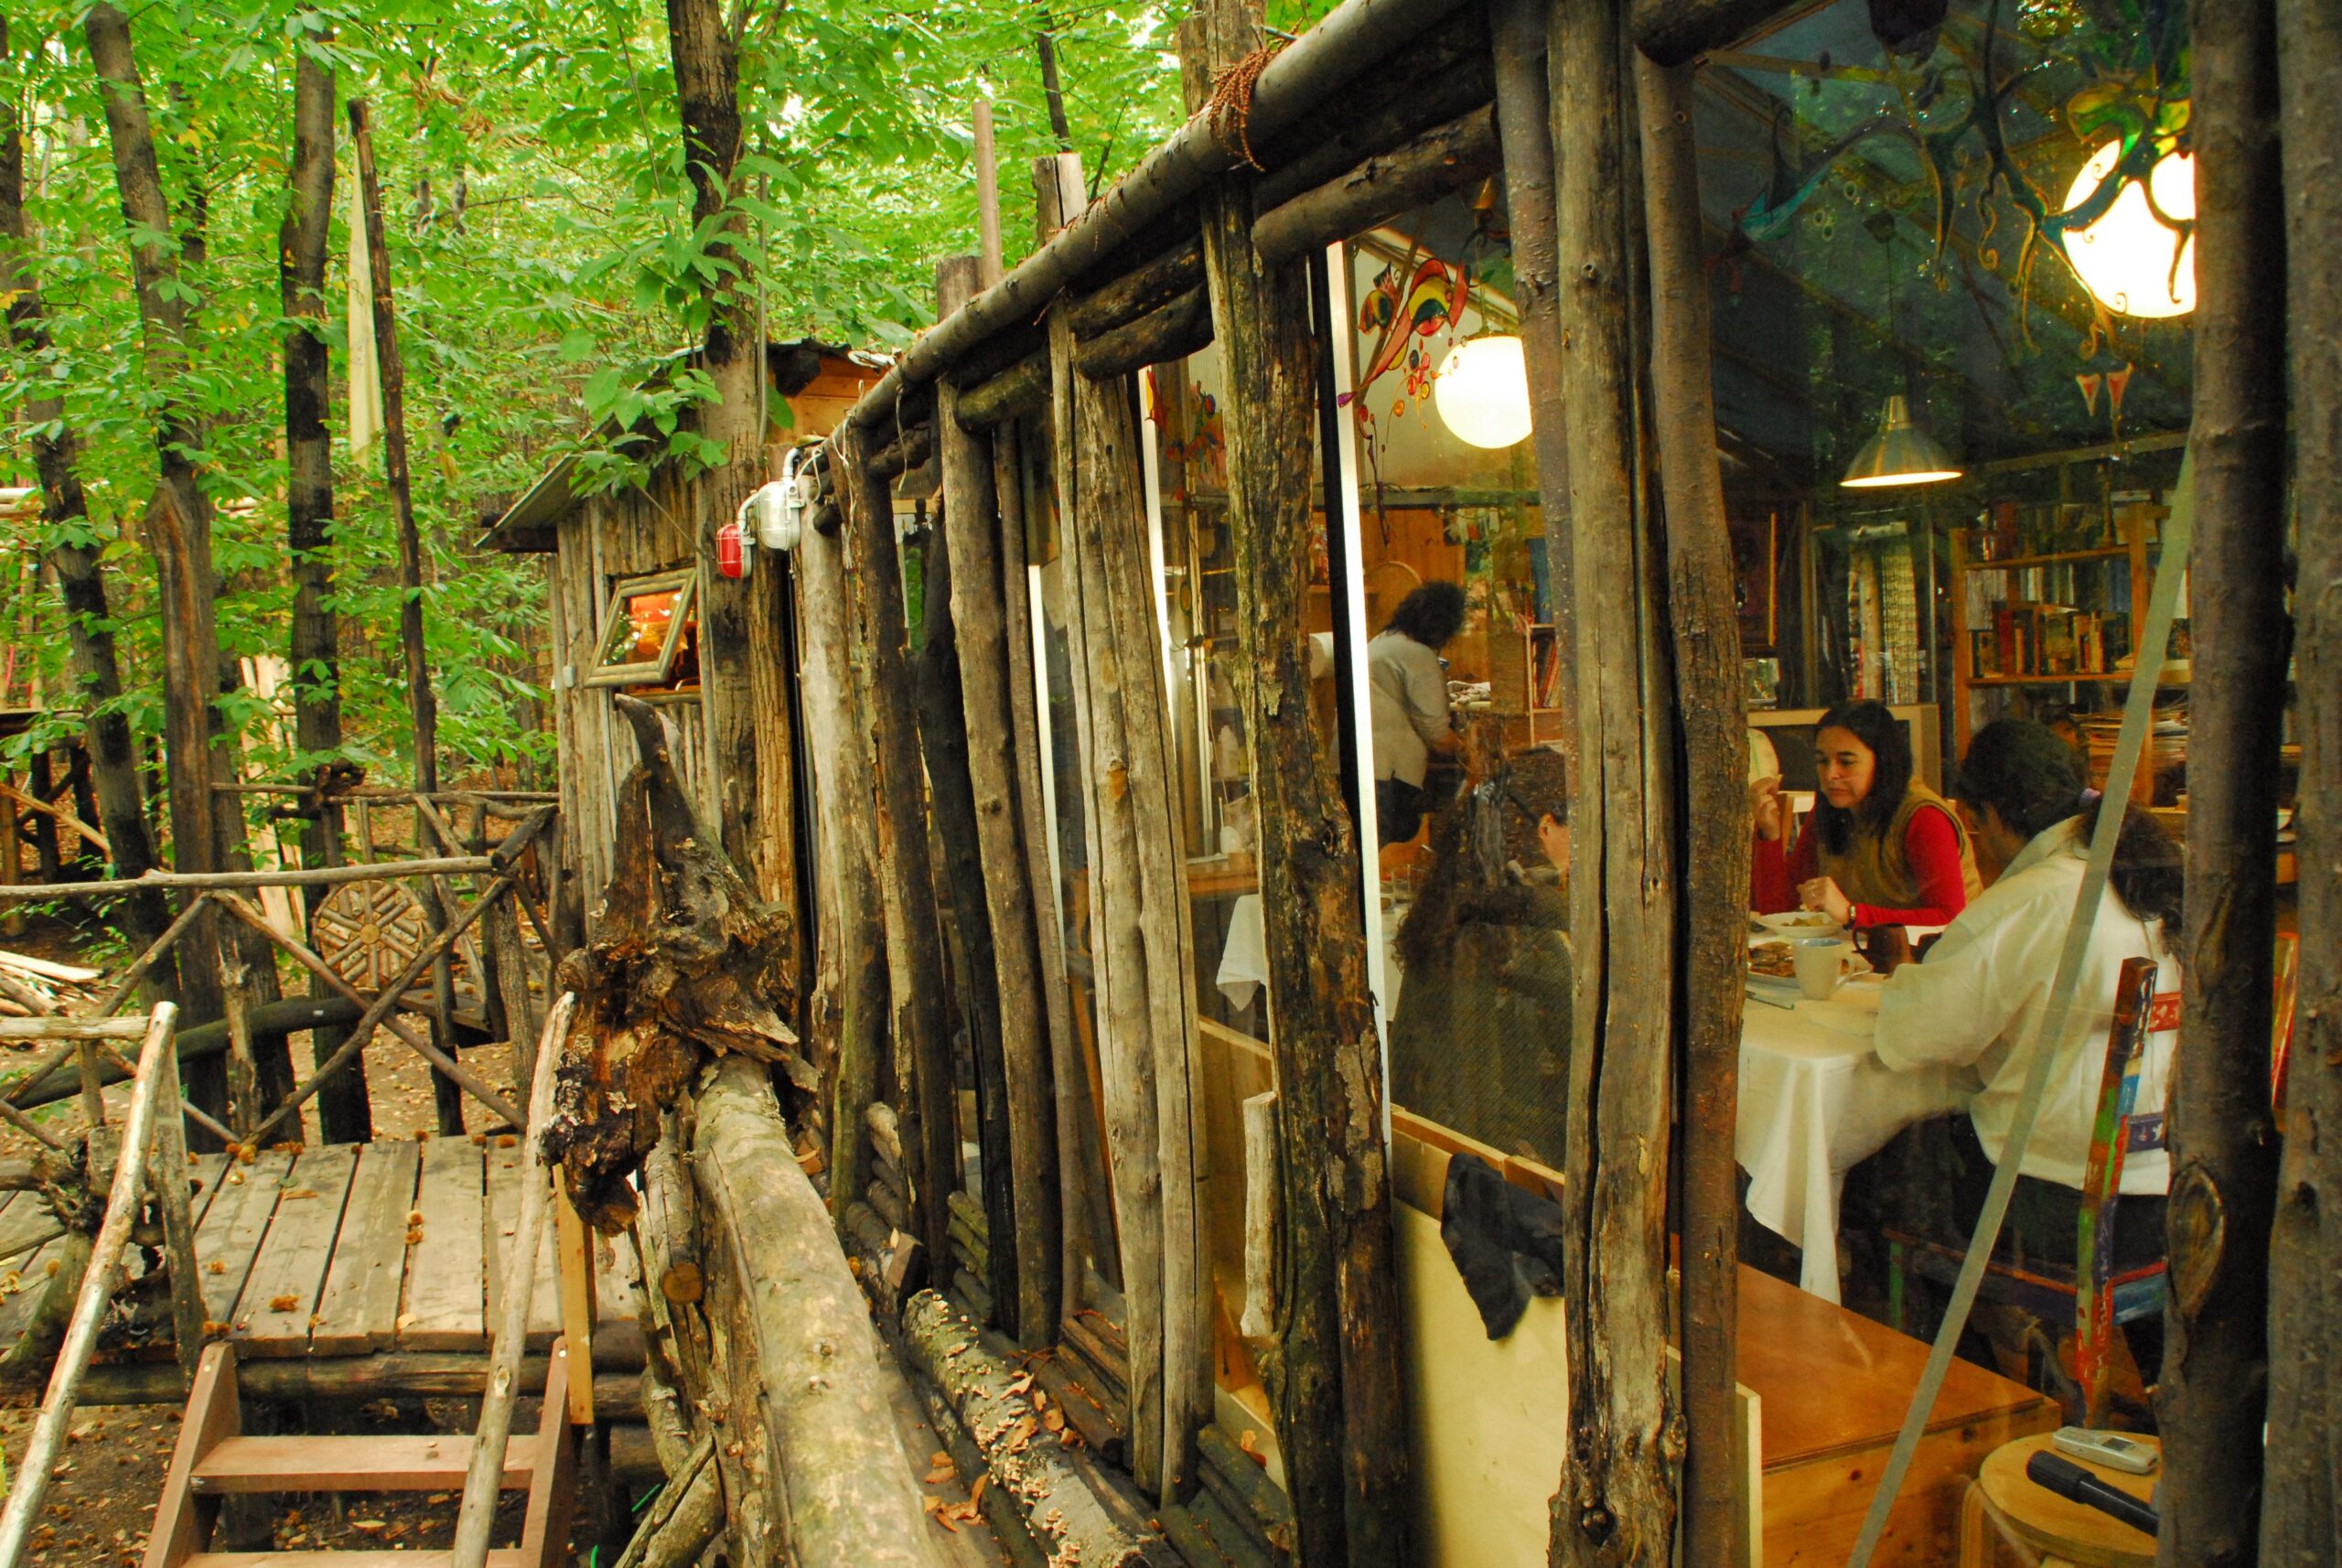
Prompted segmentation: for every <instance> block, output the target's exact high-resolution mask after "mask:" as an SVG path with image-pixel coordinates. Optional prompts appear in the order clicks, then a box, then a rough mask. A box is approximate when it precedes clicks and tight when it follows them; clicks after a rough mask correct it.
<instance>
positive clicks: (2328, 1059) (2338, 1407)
mask: <svg viewBox="0 0 2342 1568" xmlns="http://www.w3.org/2000/svg"><path fill="white" fill-rule="evenodd" d="M2276 36H2277V37H2278V38H2283V40H2284V48H2283V50H2282V51H2280V53H2279V56H2278V61H2277V71H2278V87H2279V91H2280V102H2281V105H2282V119H2281V129H2282V133H2283V138H2284V174H2285V180H2284V202H2285V269H2286V276H2285V319H2286V324H2287V326H2288V328H2290V333H2291V338H2290V341H2291V348H2292V353H2291V368H2292V372H2293V373H2292V377H2291V381H2292V392H2293V418H2294V428H2293V437H2294V441H2293V449H2294V528H2295V531H2296V537H2295V560H2296V565H2295V575H2294V584H2295V586H2294V691H2295V693H2298V703H2299V705H2298V707H2297V708H2296V709H2295V723H2296V724H2297V725H2298V726H2299V729H2298V738H2299V739H2300V741H2301V743H2302V764H2301V793H2300V797H2299V811H2298V812H2297V813H2296V822H2297V823H2298V826H2297V828H2296V830H2295V831H2296V833H2297V835H2298V841H2299V842H2298V843H2297V846H2296V852H2297V859H2298V862H2299V864H2300V866H2301V884H2300V889H2299V899H2300V902H2299V906H2298V908H2299V910H2300V915H2301V939H2302V946H2301V976H2300V982H2299V984H2300V1004H2299V1011H2298V1012H2297V1013H2296V1014H2295V1015H2294V1016H2295V1020H2296V1021H2295V1024H2294V1046H2293V1066H2292V1069H2291V1073H2292V1081H2291V1083H2290V1085H2289V1086H2288V1088H2287V1091H2286V1101H2285V1130H2286V1133H2287V1136H2286V1139H2285V1148H2284V1155H2283V1162H2282V1165H2281V1166H2280V1169H2279V1173H2278V1182H2277V1190H2278V1207H2277V1213H2276V1223H2275V1230H2274V1234H2273V1236H2272V1243H2271V1246H2270V1251H2269V1256H2270V1260H2271V1264H2270V1281H2269V1290H2270V1301H2269V1364H2270V1388H2269V1411H2268V1417H2269V1449H2268V1455H2267V1466H2268V1470H2267V1476H2266V1480H2265V1482H2264V1485H2265V1487H2266V1497H2265V1499H2264V1501H2263V1504H2262V1509H2261V1563H2262V1564H2263V1565H2264V1568H2310V1564H2312V1563H2330V1562H2332V1561H2333V1558H2334V1552H2335V1542H2336V1541H2337V1539H2342V1360H2337V1354H2342V1280H2337V1278H2336V1274H2335V1260H2336V1259H2337V1258H2342V1137H2337V1135H2336V1130H2337V1128H2342V264H2337V257H2336V255H2335V251H2334V236H2335V234H2336V233H2337V231H2342V122H2337V119H2336V117H2335V114H2334V110H2333V95H2334V91H2333V90H2334V81H2335V79H2336V73H2337V71H2342V16H2337V15H2336V14H2335V9H2334V7H2333V6H2332V5H2326V4H2320V3H2317V0H2280V3H2279V5H2278V6H2277V27H2276ZM2271 239H2272V235H2271V234H2270V232H2269V231H2266V230H2263V231H2261V241H2262V242H2263V243H2264V244H2266V243H2268V242H2270V241H2271ZM2239 303H2240V305H2242V304H2243V303H2244V302H2239ZM2240 369H2244V370H2247V371H2249V372H2250V373H2254V374H2258V375H2260V376H2261V377H2262V378H2263V379H2264V380H2265V381H2276V380H2277V379H2278V370H2277V367H2276V366H2274V365H2272V364H2266V363H2261V364H2255V365H2252V366H2250V367H2240ZM2236 587H2237V588H2238V590H2239V591H2242V589H2243V585H2236ZM2264 635H2266V632H2265V628H2264ZM2189 896H2190V898H2191V901H2192V899H2193V897H2195V890H2194V889H2193V888H2191V889H2189ZM2174 1261H2175V1262H2176V1261H2177V1260H2176V1259H2175V1260H2174ZM2251 1266H2252V1264H2251V1262H2250V1261H2240V1262H2238V1263H2236V1264H2235V1265H2232V1267H2233V1268H2234V1269H2235V1270H2238V1271H2242V1270H2249V1269H2250V1268H2251ZM2175 1277H2176V1276H2175Z"/></svg>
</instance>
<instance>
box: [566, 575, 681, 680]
mask: <svg viewBox="0 0 2342 1568" xmlns="http://www.w3.org/2000/svg"><path fill="white" fill-rule="evenodd" d="M698 589H699V568H697V567H696V566H672V567H669V568H667V569H666V570H664V571H660V572H641V573H635V574H631V575H627V576H622V577H614V578H612V579H611V580H610V596H609V599H608V601H607V603H606V604H605V606H604V607H603V610H602V619H601V624H600V627H599V628H598V630H597V631H596V635H595V639H594V665H593V668H592V669H590V670H588V671H586V672H585V679H584V680H583V681H581V682H579V684H581V685H585V686H604V687H610V686H644V685H657V686H663V685H664V684H666V682H667V678H668V674H669V672H670V671H671V670H672V669H673V668H674V664H675V650H676V649H677V648H678V647H679V646H681V645H682V636H683V627H684V624H685V623H686V622H688V621H690V620H691V619H692V618H693V616H694V615H696V614H697V613H698V608H699V604H698V599H699V593H698ZM669 591H672V592H673V593H674V594H675V609H674V613H673V614H672V615H671V616H670V617H669V618H668V620H667V637H666V640H665V641H664V642H662V643H661V644H660V648H659V657H658V658H657V659H652V660H635V661H634V662H632V663H630V664H609V663H605V662H604V661H603V651H604V650H606V649H607V648H608V647H609V644H610V633H611V631H612V630H613V629H614V628H616V626H617V624H618V618H619V617H621V616H623V615H624V614H625V613H626V606H627V602H628V600H629V599H634V598H639V597H642V596H646V595H650V594H658V593H665V592H669Z"/></svg>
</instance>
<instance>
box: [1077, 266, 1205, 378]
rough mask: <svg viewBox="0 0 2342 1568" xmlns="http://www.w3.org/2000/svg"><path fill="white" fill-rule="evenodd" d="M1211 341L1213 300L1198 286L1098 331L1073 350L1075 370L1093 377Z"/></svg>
mask: <svg viewBox="0 0 2342 1568" xmlns="http://www.w3.org/2000/svg"><path fill="white" fill-rule="evenodd" d="M1210 342H1211V300H1210V298H1209V296H1208V295H1206V294H1205V292H1204V288H1203V285H1201V284H1198V285H1196V286H1195V287H1194V288H1191V289H1189V290H1188V291H1187V293H1185V294H1183V295H1180V296H1179V297H1178V298H1176V299H1175V300H1173V301H1171V303H1170V304H1168V305H1166V306H1163V307H1162V308H1161V309H1159V310H1155V311H1153V312H1150V313H1149V314H1147V315H1145V316H1142V317H1139V318H1138V319H1136V320H1135V321H1131V322H1128V323H1125V324H1124V325H1123V326H1121V327H1116V328H1112V329H1110V330H1108V331H1105V332H1101V333H1100V334H1099V335H1098V336H1097V337H1095V338H1090V339H1088V340H1087V341H1085V342H1083V343H1081V344H1080V347H1078V348H1076V349H1074V351H1073V363H1074V368H1075V369H1076V370H1078V371H1080V372H1081V373H1082V374H1083V375H1085V376H1088V377H1089V378H1090V380H1091V381H1119V380H1120V379H1121V378H1123V377H1124V376H1127V375H1129V374H1130V373H1131V372H1133V371H1143V370H1145V369H1146V368H1147V367H1148V366H1150V365H1160V364H1163V363H1165V362H1166V361H1167V360H1184V359H1186V358H1187V356H1188V355H1190V354H1193V353H1196V352H1197V351H1198V350H1199V349H1203V348H1205V347H1206V346H1208V345H1209V343H1210Z"/></svg>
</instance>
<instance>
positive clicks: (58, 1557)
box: [0, 921, 593, 1568]
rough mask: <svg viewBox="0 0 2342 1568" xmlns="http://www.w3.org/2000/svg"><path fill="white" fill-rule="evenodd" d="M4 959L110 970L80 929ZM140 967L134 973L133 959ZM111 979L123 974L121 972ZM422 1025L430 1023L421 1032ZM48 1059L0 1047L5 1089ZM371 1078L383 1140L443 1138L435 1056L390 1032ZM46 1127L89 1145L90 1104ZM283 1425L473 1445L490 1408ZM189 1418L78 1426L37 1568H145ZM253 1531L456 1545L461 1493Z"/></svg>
mask: <svg viewBox="0 0 2342 1568" xmlns="http://www.w3.org/2000/svg"><path fill="white" fill-rule="evenodd" d="M0 947H5V948H6V949H9V950H13V951H16V952H22V953H30V954H33V955H35V956H37V957H41V958H47V959H53V960H55V961H59V962H64V963H81V964H86V965H88V966H89V967H92V968H96V967H101V961H94V960H92V959H91V957H90V956H89V955H88V953H87V952H86V951H85V950H84V949H83V947H82V944H81V943H79V942H77V941H75V940H73V934H72V932H71V931H70V930H69V929H66V928H63V927H61V926H58V925H54V924H48V923H44V922H39V921H33V922H28V924H27V929H24V930H23V931H20V932H18V933H16V934H13V935H5V936H0ZM124 962H126V960H125V961H124ZM106 967H113V968H119V967H121V966H120V965H119V964H115V965H109V966H106ZM416 1022H417V1023H418V1024H419V1023H420V1020H416ZM293 1053H294V1064H295V1071H296V1074H297V1075H298V1076H300V1077H302V1078H306V1077H307V1076H308V1075H309V1072H310V1070H311V1069H312V1066H313V1063H312V1062H311V1059H310V1058H309V1054H308V1049H307V1046H306V1039H305V1038H304V1037H301V1036H295V1040H294V1046H293ZM39 1054H40V1048H39V1047H30V1046H21V1045H16V1044H13V1043H10V1044H0V1079H5V1078H6V1077H11V1076H13V1075H14V1074H16V1073H17V1072H20V1071H23V1070H25V1069H27V1068H28V1067H30V1066H31V1065H32V1063H33V1062H34V1061H35V1060H36V1059H38V1056H39ZM365 1058H366V1079H367V1088H368V1091H369V1095H370V1098H371V1101H372V1104H373V1112H374V1130H375V1135H376V1136H377V1137H380V1138H411V1137H415V1136H418V1135H420V1134H423V1133H430V1132H433V1131H434V1130H435V1128H436V1126H437V1113H436V1112H435V1108H434V1104H433V1100H432V1093H431V1082H430V1069H429V1067H428V1066H427V1065H426V1064H425V1063H424V1060H423V1058H420V1057H419V1056H417V1055H415V1054H414V1052H413V1051H412V1050H410V1049H408V1048H407V1047H405V1046H403V1045H402V1044H401V1043H399V1041H398V1040H397V1039H395V1038H394V1037H392V1036H389V1035H388V1034H384V1033H378V1034H377V1035H376V1036H375V1037H374V1039H373V1040H372V1041H371V1043H370V1044H369V1045H368V1046H367V1047H366V1051H365ZM463 1060H464V1065H465V1066H466V1067H467V1068H470V1069H472V1070H474V1071H476V1072H478V1074H479V1075H480V1076H481V1077H482V1078H484V1079H487V1080H488V1081H489V1082H490V1083H495V1084H505V1083H508V1082H509V1081H510V1076H511V1067H510V1051H509V1050H508V1049H507V1048H506V1047H502V1046H493V1047H481V1048H479V1049H478V1050H474V1051H466V1052H465V1053H464V1057H463ZM128 1092H129V1086H128V1085H126V1084H118V1085H115V1086H114V1087H113V1088H111V1089H109V1090H107V1091H106V1101H107V1107H108V1117H109V1119H110V1120H111V1119H113V1117H115V1116H117V1115H119V1114H120V1111H121V1108H122V1106H123V1105H124V1101H125V1100H126V1097H127V1095H128ZM465 1119H466V1123H467V1131H471V1132H480V1131H484V1130H486V1129H488V1128H489V1127H490V1126H491V1125H500V1121H499V1119H498V1118H497V1117H496V1116H495V1114H494V1113H493V1112H489V1110H488V1109H487V1108H486V1107H484V1106H481V1105H479V1104H478V1103H476V1102H473V1101H468V1100H467V1101H466V1105H465ZM34 1120H35V1121H36V1122H38V1123H40V1124H41V1125H42V1126H43V1127H44V1128H46V1129H48V1130H49V1131H50V1132H51V1133H54V1134H56V1135H59V1136H60V1137H66V1138H70V1137H72V1136H76V1135H78V1134H79V1133H81V1128H82V1116H81V1107H80V1105H79V1103H78V1102H77V1101H59V1103H57V1104H55V1105H52V1106H48V1107H45V1108H43V1109H42V1110H40V1111H39V1112H35V1113H34ZM304 1134H305V1137H306V1138H308V1139H312V1140H313V1139H315V1138H316V1136H317V1119H316V1114H315V1111H314V1102H312V1106H311V1107H310V1108H308V1112H307V1114H306V1117H305V1127H304ZM33 1147H34V1144H33V1140H32V1139H31V1138H29V1137H28V1136H27V1135H26V1134H25V1133H22V1132H21V1131H19V1130H17V1129H16V1128H15V1127H12V1126H9V1125H6V1124H5V1123H0V1158H22V1157H25V1156H27V1155H29V1154H30V1153H31V1151H32V1149H33ZM0 1404H5V1408H0V1453H5V1455H6V1459H7V1465H8V1478H9V1479H10V1480H13V1479H14V1478H15V1476H16V1466H18V1464H19V1463H20V1462H21V1461H22V1458H23V1455H24V1449H25V1444H26V1442H27V1438H28V1436H29V1434H31V1431H32V1426H33V1422H34V1418H35V1414H36V1407H37V1405H38V1396H34V1397H30V1398H27V1397H26V1396H24V1395H21V1394H20V1395H18V1396H16V1397H15V1398H14V1399H12V1400H5V1402H0ZM268 1413H270V1414H273V1415H274V1418H275V1419H277V1420H278V1421H279V1422H280V1423H282V1429H283V1430H285V1431H306V1430H315V1431H365V1430H376V1431H383V1432H424V1431H441V1432H460V1433H469V1432H470V1430H471V1428H472V1425H473V1423H474V1421H475V1419H476V1416H477V1410H476V1407H475V1406H473V1405H471V1404H470V1403H468V1402H464V1401H457V1400H445V1401H443V1400H432V1401H410V1402H402V1403H398V1404H393V1403H392V1402H390V1401H387V1400H385V1401H380V1402H376V1403H374V1404H371V1405H368V1406H365V1407H363V1408H362V1409H360V1410H358V1411H355V1412H349V1411H344V1412H328V1411H326V1410H321V1409H320V1410H310V1411H304V1410H301V1409H298V1408H284V1409H279V1410H276V1411H274V1412H268ZM179 1416H180V1412H179V1410H178V1408H177V1406H175V1405H174V1406H159V1405H158V1406H112V1407H103V1406H102V1407H95V1408H85V1409H83V1410H81V1412H78V1413H77V1415H76V1416H75V1419H74V1423H73V1427H72V1433H71V1438H70V1443H69V1444H68V1446H67V1448H66V1454H65V1458H64V1460H63V1462H62V1463H61V1464H60V1465H59V1466H58V1468H57V1470H56V1472H55V1478H54V1480H53V1482H52V1484H51V1486H50V1487H49V1492H48V1502H47V1504H46V1505H45V1507H44V1509H43V1510H42V1511H43V1518H42V1520H41V1521H40V1523H39V1525H38V1526H37V1527H36V1529H35V1531H34V1534H33V1537H32V1552H31V1555H30V1561H31V1562H32V1563H38V1564H41V1565H42V1568H131V1565H134V1564H136V1563H139V1562H140V1560H141V1558H142V1557H143V1555H144V1553H145V1546H146V1533H147V1530H148V1528H149V1526H150V1525H151V1524H152V1522H153V1519H154V1510H155V1502H156V1498H158V1497H159V1496H160V1495H161V1493H162V1489H163V1477H164V1473H165V1471H166V1470H167V1468H168V1466H169V1464H170V1457H171V1449H172V1446H173V1445H174V1444H176V1443H177V1441H178V1432H179ZM513 1425H514V1429H515V1430H516V1431H521V1432H526V1431H532V1430H533V1429H534V1427H535V1425H536V1404H535V1402H534V1401H523V1402H521V1408H520V1412H519V1413H518V1415H517V1416H516V1417H515V1420H514V1423H513ZM255 1501H256V1504H257V1507H256V1508H255V1509H254V1510H253V1513H254V1517H253V1518H252V1520H249V1521H248V1523H247V1526H246V1528H247V1530H249V1532H250V1535H249V1538H248V1539H247V1540H245V1541H238V1542H236V1543H235V1544H237V1545H238V1546H240V1547H242V1549H244V1550H264V1549H269V1548H274V1549H275V1550H290V1549H296V1548H297V1549H306V1550H310V1551H317V1550H330V1549H334V1548H338V1547H351V1548H359V1547H366V1546H370V1545H371V1546H375V1547H382V1546H390V1547H402V1548H418V1547H420V1548H427V1547H441V1548H444V1547H446V1546H448V1545H450V1544H452V1542H453V1541H454V1537H455V1520H456V1506H457V1497H456V1495H455V1494H454V1493H425V1494H422V1495H419V1496H410V1497H405V1498H357V1497H351V1498H346V1499H337V1498H332V1497H324V1496H319V1497H288V1498H265V1499H256V1500H255ZM585 1504H586V1499H585V1498H582V1497H581V1498H580V1499H579V1509H580V1515H581V1517H580V1519H579V1520H578V1524H577V1528H576V1529H575V1530H573V1532H572V1533H573V1539H574V1541H575V1543H576V1546H577V1552H576V1561H578V1562H580V1563H584V1562H586V1561H588V1560H589V1559H588V1556H587V1552H586V1547H587V1543H588V1542H589V1541H590V1540H591V1530H592V1528H593V1525H592V1521H591V1520H590V1519H588V1518H586V1517H584V1516H585V1514H586V1513H587V1512H588V1510H587V1509H586V1507H585ZM520 1510H521V1498H520V1496H519V1495H518V1494H513V1495H511V1496H510V1497H509V1498H507V1499H506V1501H505V1504H504V1509H503V1514H504V1516H505V1517H504V1518H502V1519H501V1520H500V1527H499V1530H498V1534H497V1541H496V1543H497V1544H498V1545H500V1546H501V1545H510V1544H514V1543H516V1542H517V1541H518V1539H519V1534H520V1522H521V1520H520Z"/></svg>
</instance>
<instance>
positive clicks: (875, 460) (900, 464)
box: [869, 424, 935, 479]
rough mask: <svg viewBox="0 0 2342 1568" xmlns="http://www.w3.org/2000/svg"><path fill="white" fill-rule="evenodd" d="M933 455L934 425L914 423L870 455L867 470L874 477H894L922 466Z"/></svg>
mask: <svg viewBox="0 0 2342 1568" xmlns="http://www.w3.org/2000/svg"><path fill="white" fill-rule="evenodd" d="M932 456H935V426H934V425H933V424H915V425H912V426H910V427H909V428H908V429H906V430H904V431H903V432H902V434H900V435H897V436H896V437H895V439H894V440H892V441H890V442H888V443H887V444H886V446H881V447H879V448H878V449H877V450H876V451H875V452H873V453H872V454H871V455H870V462H869V471H870V477H871V478H874V479H894V478H901V477H902V476H903V475H905V474H908V473H910V472H911V471H913V470H914V469H918V468H923V467H926V466H927V460H928V459H929V458H930V457H932Z"/></svg>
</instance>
